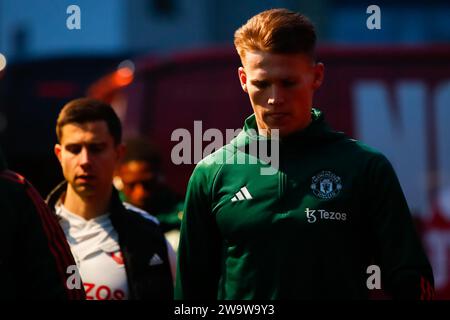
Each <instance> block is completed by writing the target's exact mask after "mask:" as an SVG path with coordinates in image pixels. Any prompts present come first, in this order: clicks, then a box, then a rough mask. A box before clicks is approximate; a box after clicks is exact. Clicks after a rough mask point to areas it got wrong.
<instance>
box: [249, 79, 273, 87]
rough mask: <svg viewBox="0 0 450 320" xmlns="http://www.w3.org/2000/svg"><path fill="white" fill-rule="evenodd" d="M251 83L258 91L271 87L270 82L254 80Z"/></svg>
mask: <svg viewBox="0 0 450 320" xmlns="http://www.w3.org/2000/svg"><path fill="white" fill-rule="evenodd" d="M251 83H252V85H254V86H255V87H257V88H258V89H265V88H267V87H268V86H269V82H268V81H264V80H252V81H251Z"/></svg>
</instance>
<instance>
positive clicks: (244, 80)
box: [238, 67, 248, 93]
mask: <svg viewBox="0 0 450 320" xmlns="http://www.w3.org/2000/svg"><path fill="white" fill-rule="evenodd" d="M238 76H239V81H240V82H241V87H242V90H244V92H247V93H248V91H247V74H246V73H245V70H244V67H239V69H238Z"/></svg>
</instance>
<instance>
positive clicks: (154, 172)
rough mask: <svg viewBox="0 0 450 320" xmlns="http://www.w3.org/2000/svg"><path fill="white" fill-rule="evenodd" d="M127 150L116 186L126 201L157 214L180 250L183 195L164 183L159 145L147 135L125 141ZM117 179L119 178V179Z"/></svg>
mask: <svg viewBox="0 0 450 320" xmlns="http://www.w3.org/2000/svg"><path fill="white" fill-rule="evenodd" d="M125 146H126V152H125V156H124V157H123V160H122V161H121V164H120V166H119V168H118V170H117V177H116V179H115V185H116V187H118V188H119V190H121V192H122V193H123V198H124V200H125V201H126V202H129V203H131V204H132V205H134V206H136V207H138V208H141V209H143V210H145V211H147V212H149V213H150V214H152V215H153V216H155V217H156V218H157V219H158V220H159V223H160V225H161V228H162V230H163V232H164V233H165V235H166V238H167V240H168V241H169V242H170V244H171V245H172V247H173V248H174V249H175V251H176V250H177V247H178V240H179V233H180V231H179V230H180V225H181V219H182V216H183V206H184V202H183V198H182V197H181V196H180V195H178V194H176V193H175V192H174V191H172V190H171V189H170V187H169V186H167V185H166V184H165V183H164V179H163V174H162V168H161V157H160V154H159V152H158V150H157V148H156V147H155V146H154V145H153V144H152V143H151V142H149V141H148V140H146V139H144V138H134V139H130V140H128V141H127V142H126V144H125ZM117 178H118V179H117Z"/></svg>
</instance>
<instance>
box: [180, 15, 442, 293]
mask: <svg viewBox="0 0 450 320" xmlns="http://www.w3.org/2000/svg"><path fill="white" fill-rule="evenodd" d="M234 43H235V46H236V49H237V52H238V54H239V56H240V58H241V62H242V66H241V67H240V68H239V69H238V75H239V80H240V83H241V86H242V89H243V90H244V92H245V93H247V94H248V96H249V99H250V103H251V105H252V108H253V114H252V115H251V116H250V117H248V118H247V119H246V120H245V124H244V130H243V131H242V132H241V133H240V134H239V135H238V136H237V137H236V138H235V139H234V140H232V141H231V142H230V143H229V144H228V145H226V146H224V147H223V148H221V149H219V150H218V151H216V152H214V153H213V154H211V155H209V156H208V157H206V158H205V159H203V160H202V161H201V162H199V163H198V165H197V166H196V168H195V170H194V172H193V174H192V176H191V179H190V181H189V186H188V190H187V195H186V203H185V210H184V217H183V221H182V227H181V236H180V244H179V249H178V268H177V284H176V289H175V297H176V298H177V299H367V298H369V296H370V289H373V288H379V287H380V285H381V287H382V289H383V290H384V291H385V292H387V294H388V295H390V296H391V297H393V298H396V299H431V298H432V296H433V275H432V270H431V267H430V264H429V261H428V259H427V257H426V255H425V252H424V250H423V248H422V245H421V243H420V240H419V238H418V236H417V234H416V231H415V230H414V226H413V223H412V219H411V214H410V211H409V209H408V205H407V203H406V200H405V197H404V195H403V192H402V190H401V187H400V184H399V182H398V179H397V177H396V174H395V172H394V170H393V168H392V166H391V164H390V162H389V161H388V160H387V159H386V157H385V156H383V155H382V154H381V153H380V152H378V151H376V150H374V149H373V148H370V147H368V146H366V145H364V144H363V143H361V142H359V141H356V140H353V139H350V138H348V137H347V136H345V135H344V134H343V133H341V132H336V131H333V130H332V129H331V128H330V127H329V126H328V125H327V124H326V123H325V121H324V114H323V112H321V111H320V110H319V109H317V108H313V95H314V93H315V91H316V90H317V89H318V88H319V87H320V85H321V84H322V81H323V78H324V65H323V64H322V63H320V62H317V61H316V60H315V44H316V34H315V30H314V26H313V24H312V23H311V22H310V20H309V19H308V18H307V17H305V16H304V15H302V14H299V13H296V12H292V11H289V10H286V9H272V10H268V11H264V12H262V13H259V14H257V15H256V16H254V17H252V18H251V19H250V20H249V21H248V22H247V23H246V24H245V25H243V26H242V27H241V28H239V29H238V30H237V31H236V33H235V39H234ZM278 136H279V141H278V143H279V154H278V155H276V156H278V157H279V162H278V163H279V167H278V168H276V170H274V172H275V174H272V175H264V174H261V172H262V171H261V170H260V169H261V168H263V167H267V166H268V165H269V164H268V163H267V162H264V161H257V162H256V163H255V162H252V161H246V162H245V163H244V164H242V162H240V163H230V162H228V161H227V162H225V163H224V162H223V161H220V160H222V159H223V158H224V155H226V156H225V157H226V158H227V159H231V158H232V157H235V158H240V159H250V158H252V159H253V160H254V158H255V156H254V155H253V154H251V153H249V152H248V150H249V149H251V148H250V147H249V146H250V145H251V144H253V143H260V142H263V141H269V140H271V139H277V137H278ZM272 151H274V149H272ZM275 151H276V150H275ZM273 156H274V155H273V154H272V157H273ZM258 160H261V159H258ZM374 265H375V266H374ZM377 267H379V269H378V268H377ZM367 270H369V271H370V270H375V273H373V272H374V271H370V273H369V274H368V273H367ZM377 270H380V271H381V272H380V274H377ZM371 274H373V277H370V276H371ZM378 275H379V276H380V279H377V276H378ZM372 280H373V281H372ZM378 280H379V281H378Z"/></svg>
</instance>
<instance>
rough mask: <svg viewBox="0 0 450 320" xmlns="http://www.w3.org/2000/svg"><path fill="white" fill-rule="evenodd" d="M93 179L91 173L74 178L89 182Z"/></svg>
mask: <svg viewBox="0 0 450 320" xmlns="http://www.w3.org/2000/svg"><path fill="white" fill-rule="evenodd" d="M94 179H95V176H94V175H92V174H83V175H79V176H77V177H76V178H75V180H77V181H81V182H89V181H92V180H94Z"/></svg>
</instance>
